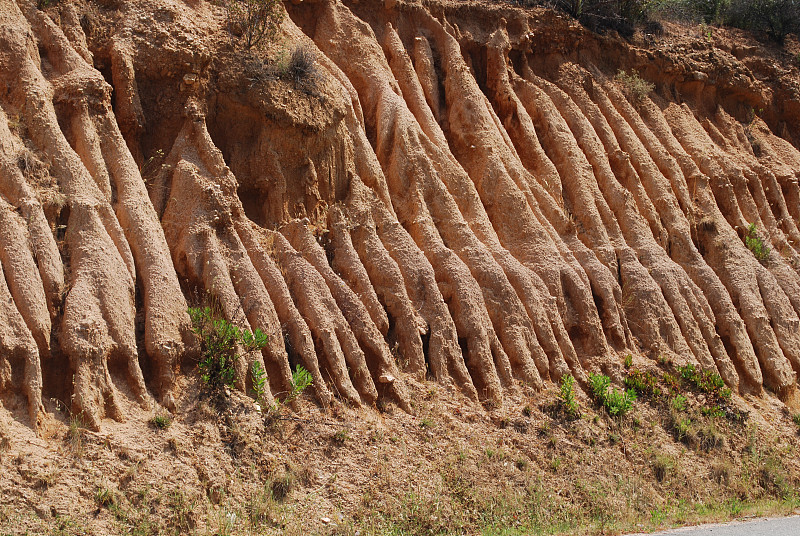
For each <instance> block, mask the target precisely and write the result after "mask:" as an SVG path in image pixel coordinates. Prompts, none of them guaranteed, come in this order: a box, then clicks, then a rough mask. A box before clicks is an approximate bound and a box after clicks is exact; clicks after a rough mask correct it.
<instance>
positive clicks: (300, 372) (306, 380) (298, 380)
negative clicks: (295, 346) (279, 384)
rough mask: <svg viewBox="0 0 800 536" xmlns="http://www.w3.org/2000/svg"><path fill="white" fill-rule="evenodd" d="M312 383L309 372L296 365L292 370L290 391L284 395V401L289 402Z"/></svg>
mask: <svg viewBox="0 0 800 536" xmlns="http://www.w3.org/2000/svg"><path fill="white" fill-rule="evenodd" d="M312 383H314V380H313V378H312V377H311V373H310V372H309V371H307V370H306V369H304V368H303V367H302V366H300V365H298V366H297V368H296V369H295V370H294V372H292V391H291V392H290V393H289V396H288V397H286V400H284V402H285V403H288V402H291V401H292V400H294V399H295V398H297V397H298V396H300V394H301V393H302V392H303V391H305V390H306V389H307V388H308V387H309V386H310V385H311V384H312Z"/></svg>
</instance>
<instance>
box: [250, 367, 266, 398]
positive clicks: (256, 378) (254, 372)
mask: <svg viewBox="0 0 800 536" xmlns="http://www.w3.org/2000/svg"><path fill="white" fill-rule="evenodd" d="M250 378H251V379H252V381H253V391H254V392H255V394H256V400H257V401H258V402H259V403H260V404H262V405H263V404H265V403H268V400H266V394H267V373H266V372H265V371H264V367H263V366H262V365H261V363H259V362H258V361H253V364H252V365H251V366H250Z"/></svg>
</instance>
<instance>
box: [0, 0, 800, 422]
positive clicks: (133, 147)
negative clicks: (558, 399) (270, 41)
mask: <svg viewBox="0 0 800 536" xmlns="http://www.w3.org/2000/svg"><path fill="white" fill-rule="evenodd" d="M286 9H287V11H288V16H287V17H286V18H285V19H284V21H283V23H282V25H281V27H280V30H279V33H280V38H279V39H281V40H283V42H291V43H293V44H294V45H293V46H294V47H295V49H300V50H301V52H302V53H304V54H307V55H309V56H310V57H311V60H310V61H312V62H313V68H314V73H313V79H311V80H310V81H305V83H302V84H298V83H292V81H286V80H285V79H283V78H282V77H281V76H279V74H275V73H276V72H277V71H276V70H275V68H273V67H270V64H269V63H268V62H265V61H263V60H259V55H258V53H257V52H256V51H253V52H242V51H240V50H237V49H235V48H232V45H231V37H230V34H229V33H228V32H227V30H226V29H225V19H224V15H223V13H222V11H221V10H220V9H219V8H217V7H215V6H214V5H212V4H208V3H206V2H189V3H183V2H178V1H174V2H173V1H168V0H159V1H158V2H153V1H147V2H145V1H135V2H124V3H114V2H110V3H109V2H101V3H100V4H95V3H88V2H87V3H83V2H76V3H66V2H65V3H64V4H63V5H59V4H55V5H54V6H51V7H50V8H48V9H44V10H43V9H37V6H36V5H35V3H33V2H27V1H22V0H19V1H12V0H3V1H2V5H0V109H1V111H0V170H1V171H2V172H1V173H0V263H2V272H0V275H2V277H1V278H0V307H2V315H0V348H2V351H1V352H0V364H1V365H0V392H2V397H3V404H4V406H6V407H7V408H8V410H9V411H15V410H18V409H19V408H18V406H19V405H20V404H24V405H26V407H27V416H26V417H25V418H27V419H29V421H27V422H28V424H29V425H30V426H31V427H36V426H38V424H40V423H41V420H42V419H43V418H45V415H44V413H43V411H44V407H43V405H42V399H43V397H47V396H50V397H52V396H59V397H62V399H64V400H69V401H70V404H71V408H72V411H73V412H76V411H77V412H83V414H84V415H85V416H86V418H87V421H88V423H89V424H90V425H91V427H92V428H94V429H96V430H98V429H100V428H101V427H102V421H103V419H104V418H107V417H110V418H113V419H118V420H119V419H124V417H125V415H124V411H123V409H122V408H121V407H120V397H128V398H131V399H132V400H135V401H136V402H137V403H139V404H141V405H142V406H143V407H150V406H152V405H153V404H155V403H159V404H162V405H163V406H164V407H166V408H168V409H171V410H174V409H175V406H174V399H175V398H174V392H173V389H174V386H175V379H176V373H177V372H178V370H179V368H178V367H179V365H180V364H181V362H182V361H186V360H187V359H188V358H187V356H192V355H196V352H197V343H196V341H195V340H194V337H193V335H192V333H191V324H190V320H189V316H188V315H187V305H189V303H190V302H191V301H192V299H196V298H197V296H204V295H205V296H211V297H213V299H214V300H216V301H217V302H218V303H219V305H220V309H221V311H222V313H223V314H224V317H225V318H226V319H228V320H229V321H230V322H232V323H234V324H235V325H237V326H240V327H242V328H246V329H256V328H258V329H260V330H262V331H264V332H265V333H266V334H267V335H268V336H269V343H268V345H267V346H266V347H265V348H264V349H263V351H262V352H261V353H258V352H255V353H251V354H248V357H247V359H244V360H241V362H240V363H238V364H237V367H238V372H239V383H240V387H242V388H243V387H244V386H245V385H247V381H248V380H245V378H246V377H247V375H248V373H249V371H250V370H251V367H250V364H251V363H252V362H254V361H258V362H259V363H263V368H264V370H266V371H267V376H268V388H269V391H270V392H271V393H282V392H285V391H286V390H287V388H289V385H290V382H291V370H292V367H293V366H296V365H298V364H300V365H302V366H304V367H305V368H306V369H307V370H308V371H310V373H311V374H312V376H313V378H314V382H313V389H314V391H315V393H316V397H317V399H318V401H319V403H320V404H322V405H323V406H327V405H329V404H330V403H331V402H332V401H333V400H334V399H337V400H346V401H349V402H350V403H352V404H356V405H360V404H365V405H372V404H374V403H375V402H376V401H378V400H380V399H386V400H387V401H394V402H395V403H397V404H398V405H400V406H401V407H403V408H406V409H409V390H408V388H407V385H406V384H407V382H408V381H413V379H414V378H417V379H421V378H424V377H425V376H426V375H428V376H431V377H433V378H435V380H436V381H438V382H441V383H442V384H453V385H454V386H455V387H456V388H457V389H459V390H460V391H461V392H463V393H464V394H465V395H466V396H467V397H469V398H471V399H472V400H474V401H476V402H480V403H483V404H485V405H488V406H489V407H495V408H496V407H501V406H502V404H503V400H504V396H506V394H507V393H514V392H517V391H519V390H520V389H534V390H537V389H540V388H541V387H542V386H543V385H544V384H545V383H546V382H555V381H558V380H559V379H560V378H561V377H562V376H564V375H566V374H572V375H573V376H574V377H575V378H576V379H577V380H578V382H579V383H580V384H582V385H584V386H585V382H586V378H587V373H589V372H598V371H604V372H606V373H608V374H610V375H612V377H613V376H614V371H615V370H616V369H615V367H616V365H617V363H619V361H620V357H619V356H621V355H623V354H628V353H634V354H636V355H642V356H644V357H645V358H646V359H651V360H656V359H659V358H669V359H671V360H673V361H674V362H675V363H678V364H684V363H697V364H699V365H701V366H702V367H703V368H704V369H708V370H712V371H716V372H718V373H719V374H720V376H721V377H722V378H723V379H724V380H725V383H726V384H727V385H728V386H730V387H731V388H732V389H733V390H734V391H738V392H740V393H751V394H758V393H760V392H761V390H762V389H763V388H767V389H769V390H771V391H773V392H775V393H777V394H778V395H779V397H780V398H781V399H782V400H783V401H785V402H786V403H787V404H790V405H793V404H797V392H796V391H797V372H799V371H800V329H799V327H800V325H799V324H800V323H799V322H798V313H799V312H800V231H799V230H798V224H799V222H800V190H799V189H798V177H800V151H798V149H797V147H796V143H797V142H796V140H798V139H800V130H798V126H799V125H800V93H799V92H800V88H799V87H798V76H797V69H796V68H787V69H785V70H783V71H778V70H776V69H775V68H774V67H771V69H772V71H770V76H763V75H762V74H763V73H762V72H760V71H758V70H757V69H759V68H762V70H763V69H766V67H764V66H763V65H762V64H760V63H758V62H757V61H755V60H754V59H753V58H751V57H750V56H749V55H748V53H747V51H742V50H726V49H725V48H720V47H717V46H715V45H714V43H713V42H704V41H701V42H699V43H698V44H697V46H696V47H695V48H694V49H693V50H684V53H683V54H680V55H678V54H677V51H668V50H660V49H658V48H652V49H646V48H639V47H637V46H634V45H631V44H626V43H625V42H623V41H621V40H620V39H619V38H613V37H610V36H603V35H597V34H592V33H590V32H588V31H587V30H585V29H582V28H580V27H579V26H578V25H577V24H576V23H574V22H569V21H568V20H567V19H566V18H565V17H563V16H560V15H558V14H556V13H555V12H552V11H545V10H521V9H515V8H512V7H510V6H507V5H503V4H498V5H494V6H490V5H485V4H478V3H469V2H464V3H461V2H455V3H445V4H439V3H437V2H424V3H418V2H402V1H401V2H386V3H385V4H383V3H379V2H373V1H363V0H362V1H359V2H355V1H354V2H340V1H334V0H319V1H308V0H306V1H303V2H292V3H291V4H287V6H286ZM620 70H624V71H626V72H631V73H641V76H642V77H644V79H646V80H647V81H649V82H651V83H652V84H654V90H653V91H651V92H649V93H647V94H641V93H640V94H632V93H631V92H630V91H626V88H625V87H624V85H622V84H620V82H619V81H618V78H617V77H616V75H617V73H618V72H619V71H620ZM645 93H646V92H645ZM751 224H754V227H751ZM748 233H755V234H756V235H757V237H758V238H759V239H760V240H762V241H763V243H765V244H768V245H769V251H768V257H767V258H762V259H757V258H756V256H754V255H753V253H752V252H751V251H750V250H748V247H747V246H746V243H745V237H746V236H749V234H748ZM187 297H188V298H187ZM19 397H24V400H23V399H21V398H19ZM14 414H15V415H17V414H18V412H17V413H14Z"/></svg>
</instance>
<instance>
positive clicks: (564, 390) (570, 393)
mask: <svg viewBox="0 0 800 536" xmlns="http://www.w3.org/2000/svg"><path fill="white" fill-rule="evenodd" d="M561 404H562V405H563V407H564V411H565V412H566V414H567V418H568V419H578V418H580V416H581V410H580V408H579V407H578V402H577V401H576V400H575V378H573V377H572V375H571V374H567V375H566V376H563V377H562V378H561Z"/></svg>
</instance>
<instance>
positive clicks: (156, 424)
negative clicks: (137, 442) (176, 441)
mask: <svg viewBox="0 0 800 536" xmlns="http://www.w3.org/2000/svg"><path fill="white" fill-rule="evenodd" d="M171 424H172V417H170V416H169V415H167V414H166V413H159V414H158V415H154V416H153V418H151V419H150V426H152V427H153V428H157V429H159V430H166V429H167V428H169V427H170V425H171Z"/></svg>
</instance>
